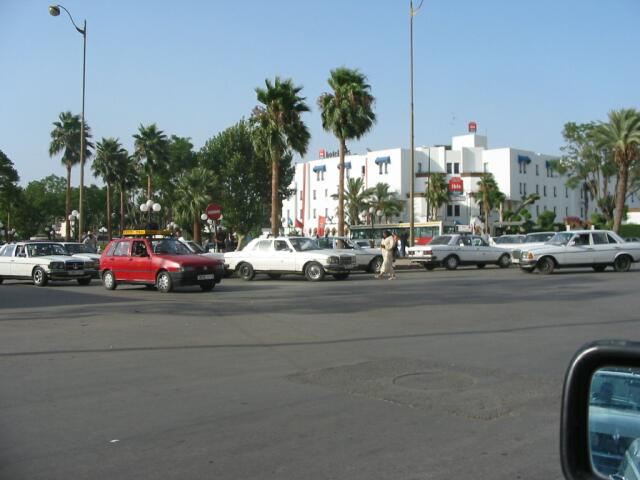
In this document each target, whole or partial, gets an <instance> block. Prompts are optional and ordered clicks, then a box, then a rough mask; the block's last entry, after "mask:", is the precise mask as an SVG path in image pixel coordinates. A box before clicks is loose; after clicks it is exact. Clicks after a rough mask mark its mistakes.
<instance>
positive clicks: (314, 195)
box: [313, 190, 316, 200]
mask: <svg viewBox="0 0 640 480" xmlns="http://www.w3.org/2000/svg"><path fill="white" fill-rule="evenodd" d="M313 199H314V200H315V199H316V191H315V190H314V191H313Z"/></svg>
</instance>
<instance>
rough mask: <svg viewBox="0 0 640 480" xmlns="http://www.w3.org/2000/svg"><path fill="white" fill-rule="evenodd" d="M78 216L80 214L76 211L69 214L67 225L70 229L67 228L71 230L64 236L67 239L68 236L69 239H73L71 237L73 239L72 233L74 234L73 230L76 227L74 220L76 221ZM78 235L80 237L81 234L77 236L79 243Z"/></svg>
mask: <svg viewBox="0 0 640 480" xmlns="http://www.w3.org/2000/svg"><path fill="white" fill-rule="evenodd" d="M79 216H80V212H78V210H74V211H73V212H71V214H70V215H69V225H70V228H69V229H70V230H71V232H68V233H67V235H66V236H67V237H69V236H70V237H71V238H73V237H74V233H75V230H74V229H75V226H76V219H77V218H78V217H79ZM78 227H79V225H78ZM80 235H81V233H80V234H78V242H80V241H81V238H80Z"/></svg>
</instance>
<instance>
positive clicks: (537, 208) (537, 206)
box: [536, 205, 540, 217]
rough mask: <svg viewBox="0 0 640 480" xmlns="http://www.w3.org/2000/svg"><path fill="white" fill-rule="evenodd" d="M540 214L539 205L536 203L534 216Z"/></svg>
mask: <svg viewBox="0 0 640 480" xmlns="http://www.w3.org/2000/svg"><path fill="white" fill-rule="evenodd" d="M539 215H540V205H536V217H537V216H539Z"/></svg>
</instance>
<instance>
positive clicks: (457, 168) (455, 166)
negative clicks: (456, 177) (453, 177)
mask: <svg viewBox="0 0 640 480" xmlns="http://www.w3.org/2000/svg"><path fill="white" fill-rule="evenodd" d="M453 173H460V164H459V163H458V162H456V163H454V164H453Z"/></svg>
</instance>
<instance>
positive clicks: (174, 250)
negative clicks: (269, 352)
mask: <svg viewBox="0 0 640 480" xmlns="http://www.w3.org/2000/svg"><path fill="white" fill-rule="evenodd" d="M151 244H152V245H153V252H154V253H158V254H168V255H191V254H192V252H191V250H189V249H188V248H187V246H186V245H185V244H183V243H182V242H179V241H178V240H172V239H166V238H165V239H164V240H153V241H152V242H151Z"/></svg>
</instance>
